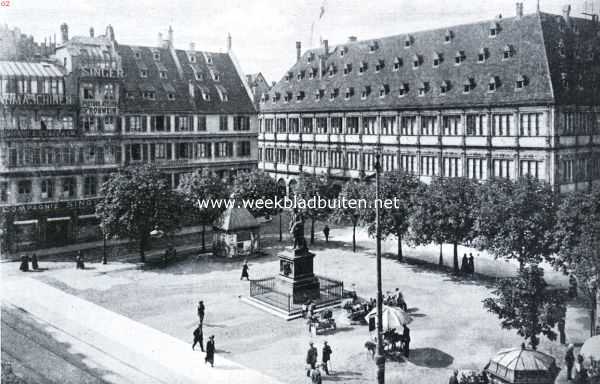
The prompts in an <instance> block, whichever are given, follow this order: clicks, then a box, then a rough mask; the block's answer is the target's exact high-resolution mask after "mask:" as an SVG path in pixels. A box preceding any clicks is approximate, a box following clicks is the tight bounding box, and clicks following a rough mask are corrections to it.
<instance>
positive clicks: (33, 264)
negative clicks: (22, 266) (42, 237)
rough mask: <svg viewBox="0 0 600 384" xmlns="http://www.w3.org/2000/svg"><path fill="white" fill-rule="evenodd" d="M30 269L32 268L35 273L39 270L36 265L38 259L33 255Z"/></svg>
mask: <svg viewBox="0 0 600 384" xmlns="http://www.w3.org/2000/svg"><path fill="white" fill-rule="evenodd" d="M31 268H33V269H34V270H36V271H37V270H38V269H39V268H40V266H39V265H38V258H37V256H36V254H35V253H34V254H33V255H31Z"/></svg>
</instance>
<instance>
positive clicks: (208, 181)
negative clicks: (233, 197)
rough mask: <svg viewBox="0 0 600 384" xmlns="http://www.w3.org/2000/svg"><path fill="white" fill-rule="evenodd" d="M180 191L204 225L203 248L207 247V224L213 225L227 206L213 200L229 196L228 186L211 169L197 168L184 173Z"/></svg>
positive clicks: (190, 210)
mask: <svg viewBox="0 0 600 384" xmlns="http://www.w3.org/2000/svg"><path fill="white" fill-rule="evenodd" d="M178 191H179V192H180V193H181V195H182V196H183V198H184V200H185V202H186V204H187V206H186V208H188V209H187V210H188V211H189V212H192V215H193V217H194V218H195V219H196V220H195V221H196V222H198V223H200V224H201V225H202V249H203V250H204V249H205V234H206V226H207V225H209V226H210V225H211V224H212V223H213V222H214V221H215V220H216V219H217V218H218V217H219V215H221V213H222V212H223V211H224V210H225V206H224V205H222V206H213V205H212V204H210V203H211V202H216V201H218V200H225V199H227V198H228V197H229V195H228V186H227V185H226V184H225V183H224V182H223V181H222V180H221V179H220V178H218V177H217V176H216V175H215V174H214V173H213V172H210V171H209V170H206V169H205V170H204V171H201V170H197V171H195V172H194V173H191V174H186V175H184V176H183V177H182V178H181V180H180V182H179V187H178Z"/></svg>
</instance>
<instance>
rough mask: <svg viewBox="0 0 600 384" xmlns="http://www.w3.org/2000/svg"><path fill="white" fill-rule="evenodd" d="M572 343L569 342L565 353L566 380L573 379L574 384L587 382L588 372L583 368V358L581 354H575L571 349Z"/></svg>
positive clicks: (585, 383)
mask: <svg viewBox="0 0 600 384" xmlns="http://www.w3.org/2000/svg"><path fill="white" fill-rule="evenodd" d="M573 349H574V345H573V344H569V346H568V347H567V352H566V353H565V365H566V366H567V380H568V381H573V382H574V383H575V384H588V382H589V374H588V371H587V369H586V368H585V366H584V364H583V362H584V358H583V356H581V355H577V359H576V358H575V353H574V351H573Z"/></svg>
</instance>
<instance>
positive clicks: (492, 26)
mask: <svg viewBox="0 0 600 384" xmlns="http://www.w3.org/2000/svg"><path fill="white" fill-rule="evenodd" d="M499 28H500V27H499V25H498V23H496V22H493V23H492V24H490V37H496V36H497V35H498V30H499Z"/></svg>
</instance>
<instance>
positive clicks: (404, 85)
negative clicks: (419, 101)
mask: <svg viewBox="0 0 600 384" xmlns="http://www.w3.org/2000/svg"><path fill="white" fill-rule="evenodd" d="M408 91H409V89H408V83H402V84H401V85H400V89H399V90H398V96H399V97H404V96H406V95H407V94H408Z"/></svg>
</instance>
